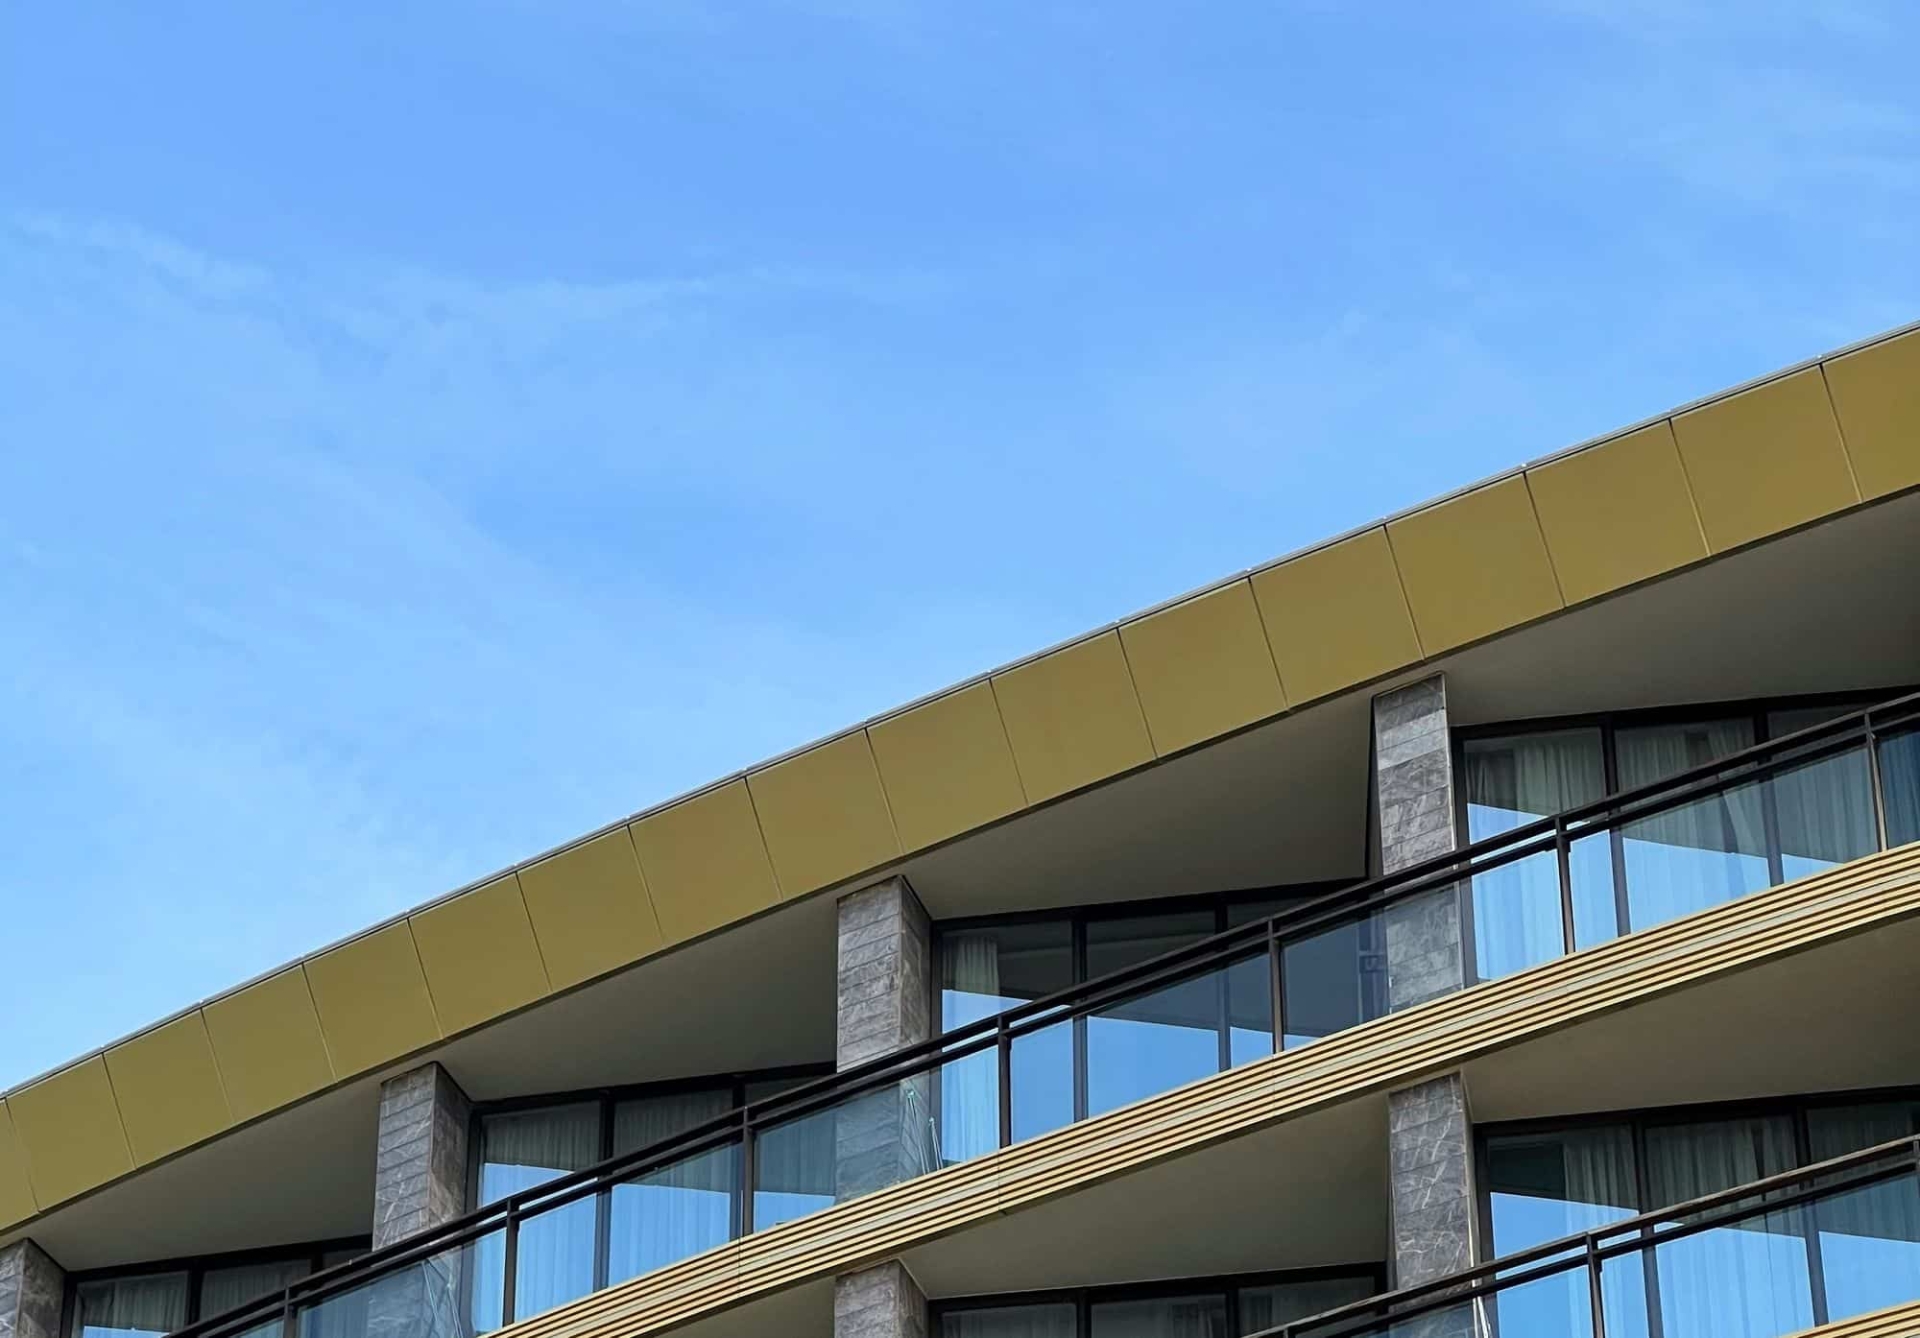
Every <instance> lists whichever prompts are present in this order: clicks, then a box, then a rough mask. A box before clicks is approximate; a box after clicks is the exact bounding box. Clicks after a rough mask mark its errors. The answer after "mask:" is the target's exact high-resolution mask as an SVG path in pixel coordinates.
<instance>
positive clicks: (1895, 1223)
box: [1807, 1101, 1920, 1319]
mask: <svg viewBox="0 0 1920 1338" xmlns="http://www.w3.org/2000/svg"><path fill="white" fill-rule="evenodd" d="M1916 1109H1920V1107H1916V1104H1915V1103H1914V1102H1911V1101H1877V1102H1872V1103H1870V1104H1861V1105H1853V1106H1826V1107H1820V1108H1816V1109H1814V1110H1810V1111H1808V1112H1807V1133H1808V1142H1809V1148H1808V1150H1809V1151H1810V1152H1811V1153H1812V1155H1813V1160H1815V1161H1825V1160H1826V1159H1827V1158H1829V1157H1839V1156H1844V1155H1845V1154H1847V1153H1849V1152H1860V1151H1864V1150H1865V1149H1867V1148H1870V1147H1878V1146H1879V1145H1880V1144H1882V1143H1890V1142H1893V1141H1894V1140H1895V1139H1900V1138H1908V1137H1911V1136H1912V1135H1913V1133H1914V1130H1915V1127H1916V1126H1915V1113H1916ZM1917 1189H1920V1187H1917V1186H1916V1182H1915V1181H1914V1178H1913V1176H1911V1175H1902V1176H1900V1177H1899V1178H1898V1179H1896V1180H1889V1181H1885V1182H1883V1183H1881V1184H1877V1185H1868V1186H1865V1187H1864V1188H1861V1189H1854V1190H1848V1191H1846V1192H1845V1193H1843V1194H1838V1195H1835V1196H1834V1197H1832V1198H1827V1199H1821V1200H1819V1201H1817V1202H1816V1203H1815V1204H1814V1208H1813V1213H1814V1221H1815V1222H1816V1224H1817V1225H1818V1227H1819V1230H1820V1264H1821V1272H1822V1274H1823V1276H1824V1278H1825V1281H1826V1292H1827V1311H1828V1318H1829V1319H1845V1318H1846V1317H1847V1316H1849V1315H1858V1314H1862V1313H1864V1312H1866V1311H1869V1310H1877V1309H1879V1308H1880V1307H1882V1306H1888V1305H1893V1304H1895V1303H1897V1302H1900V1301H1909V1300H1913V1299H1914V1298H1916V1297H1920V1193H1917Z"/></svg>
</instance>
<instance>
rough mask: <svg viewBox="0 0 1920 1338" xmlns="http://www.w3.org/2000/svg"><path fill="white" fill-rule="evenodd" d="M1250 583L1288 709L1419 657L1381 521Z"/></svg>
mask: <svg viewBox="0 0 1920 1338" xmlns="http://www.w3.org/2000/svg"><path fill="white" fill-rule="evenodd" d="M1251 584H1252V586H1253V597H1254V599H1255V600H1256V601H1257V602H1258V603H1259V605H1260V619H1261V621H1262V622H1263V623H1265V624H1266V628H1267V641H1268V643H1269V644H1270V645H1271V646H1272V648H1273V661H1274V664H1275V665H1276V666H1277V667H1278V668H1279V670H1280V682H1281V684H1282V686H1283V687H1284V688H1285V690H1286V695H1287V700H1288V701H1289V702H1291V703H1292V704H1293V705H1295V706H1299V705H1301V704H1302V703H1304V702H1309V701H1313V700H1315V699H1316V698H1319V697H1326V696H1330V695H1332V694H1333V693H1336V692H1339V691H1341V690H1342V689H1345V688H1350V687H1352V686H1353V685H1354V684H1356V683H1365V682H1367V681H1368V680H1370V679H1374V678H1379V677H1380V676H1381V675H1382V674H1390V673H1392V672H1393V671H1394V670H1396V669H1403V668H1405V667H1406V666H1407V665H1410V664H1418V663H1419V662H1420V660H1421V658H1422V657H1421V653H1420V639H1419V637H1417V636H1416V635H1415V634H1414V630H1413V618H1412V616H1411V615H1410V614H1409V613H1408V612H1407V599H1406V596H1405V594H1403V593H1402V592H1401V589H1400V573H1399V572H1398V571H1397V570H1396V569H1395V568H1394V565H1393V550H1392V549H1391V548H1389V547H1388V546H1387V531H1386V529H1385V527H1384V526H1378V525H1376V526H1375V527H1374V528H1372V529H1370V530H1364V531H1362V532H1361V533H1359V534H1356V535H1353V536H1351V537H1350V538H1346V539H1342V540H1340V542H1338V543H1334V544H1328V545H1327V546H1326V547H1325V548H1316V549H1314V550H1313V551H1312V552H1310V553H1302V554H1301V555H1300V556H1299V557H1296V558H1289V559H1288V560H1287V561H1285V562H1282V563H1279V564H1278V565H1277V566H1272V567H1268V568H1266V569H1264V570H1262V571H1257V572H1255V573H1254V574H1253V577H1252V581H1251Z"/></svg>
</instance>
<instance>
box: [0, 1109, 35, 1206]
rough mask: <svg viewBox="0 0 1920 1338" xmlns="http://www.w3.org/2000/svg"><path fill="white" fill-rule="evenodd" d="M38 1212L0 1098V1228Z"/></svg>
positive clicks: (8, 1113) (16, 1137)
mask: <svg viewBox="0 0 1920 1338" xmlns="http://www.w3.org/2000/svg"><path fill="white" fill-rule="evenodd" d="M38 1211H40V1205H39V1204H37V1203H35V1202H34V1199H33V1186H32V1185H31V1184H30V1183H28V1180H27V1158H26V1154H25V1153H24V1152H22V1151H21V1149H20V1138H19V1135H17V1134H15V1133H14V1131H13V1113H12V1112H11V1111H9V1110H8V1109H7V1103H6V1102H4V1101H0V1231H4V1230H6V1229H7V1228H8V1227H10V1226H13V1225H14V1224H15V1223H17V1222H24V1221H26V1220H27V1219H28V1218H29V1217H32V1216H33V1215H34V1214H35V1213H36V1212H38Z"/></svg>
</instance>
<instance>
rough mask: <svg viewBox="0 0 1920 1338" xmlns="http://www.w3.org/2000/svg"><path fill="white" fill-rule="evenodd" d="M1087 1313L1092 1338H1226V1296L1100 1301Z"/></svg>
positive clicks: (1090, 1307)
mask: <svg viewBox="0 0 1920 1338" xmlns="http://www.w3.org/2000/svg"><path fill="white" fill-rule="evenodd" d="M1087 1309H1088V1315H1089V1319H1090V1324H1089V1328H1090V1329H1091V1338H1166V1335H1168V1334H1178V1335H1180V1338H1228V1334H1227V1298H1226V1297H1225V1296H1169V1297H1156V1298H1153V1299H1151V1300H1140V1301H1100V1302H1096V1303H1095V1304H1093V1305H1091V1306H1089V1307H1088V1308H1087Z"/></svg>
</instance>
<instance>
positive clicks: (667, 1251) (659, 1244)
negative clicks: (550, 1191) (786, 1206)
mask: <svg viewBox="0 0 1920 1338" xmlns="http://www.w3.org/2000/svg"><path fill="white" fill-rule="evenodd" d="M732 1109H733V1089H732V1087H731V1086H727V1087H713V1088H696V1089H692V1090H688V1091H684V1092H672V1093H668V1094H665V1095H662V1096H650V1097H641V1098H638V1099H636V1100H631V1101H621V1102H619V1103H618V1104H616V1105H615V1106H614V1108H613V1151H614V1155H615V1156H619V1155H621V1154H623V1153H627V1152H637V1151H639V1150H640V1149H642V1148H647V1147H652V1146H653V1145H655V1144H656V1143H660V1142H663V1141H665V1140H666V1139H669V1138H672V1137H673V1136H674V1135H675V1134H679V1133H684V1132H685V1131H687V1130H688V1129H692V1128H695V1127H696V1126H698V1125H701V1124H704V1123H706V1122H707V1121H708V1120H712V1119H715V1118H717V1117H719V1116H722V1115H725V1114H726V1113H727V1112H728V1111H730V1110H732ZM738 1168H739V1147H738V1145H737V1144H731V1143H730V1144H727V1145H725V1146H723V1147H717V1148H713V1149H710V1150H709V1151H706V1152H701V1153H696V1154H694V1155H692V1156H690V1157H685V1158H682V1159H680V1160H678V1161H676V1162H674V1163H673V1164H672V1165H670V1166H665V1167H662V1168H660V1169H659V1170H656V1171H652V1172H649V1173H647V1174H646V1175H643V1176H639V1177H636V1178H635V1179H633V1180H630V1181H628V1182H627V1183H625V1184H620V1185H615V1186H614V1187H613V1192H612V1202H611V1205H610V1208H609V1213H610V1221H609V1223H608V1235H607V1281H608V1283H609V1284H611V1283H615V1282H621V1281H624V1280H625V1279H627V1278H631V1277H636V1276H638V1275H639V1274H641V1273H647V1272H651V1271H652V1270H653V1269H656V1268H664V1267H665V1266H666V1265H668V1264H671V1263H674V1262H676V1261H678V1260H681V1259H685V1258H687V1257H688V1256H690V1255H695V1254H698V1253H699V1252H700V1251H702V1250H705V1249H709V1248H711V1247H713V1246H715V1245H719V1244H721V1243H723V1242H725V1241H727V1240H729V1239H731V1238H732V1236H733V1234H734V1230H735V1223H736V1222H737V1220H738V1203H737V1196H738V1188H737V1185H738V1176H739V1169H738Z"/></svg>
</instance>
